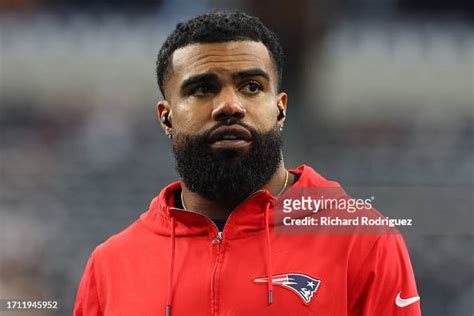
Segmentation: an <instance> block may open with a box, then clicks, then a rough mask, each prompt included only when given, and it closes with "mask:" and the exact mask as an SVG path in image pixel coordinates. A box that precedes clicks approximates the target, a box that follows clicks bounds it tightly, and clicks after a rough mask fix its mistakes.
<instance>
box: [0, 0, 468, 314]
mask: <svg viewBox="0 0 474 316" xmlns="http://www.w3.org/2000/svg"><path fill="white" fill-rule="evenodd" d="M211 8H240V9H242V10H244V11H246V12H248V13H250V14H253V15H257V16H259V17H260V18H261V19H262V20H263V21H264V22H265V23H266V24H267V25H268V26H269V27H270V28H272V29H273V30H274V31H276V32H277V33H278V35H279V37H280V39H281V41H282V43H283V45H284V47H285V51H286V60H285V62H286V69H285V71H286V72H285V74H284V75H285V79H284V85H283V88H284V90H286V91H287V92H288V93H289V96H290V98H289V110H288V120H287V122H288V124H287V127H286V129H285V133H286V134H285V153H286V155H285V156H286V164H287V166H289V167H295V166H297V165H299V164H301V163H306V164H309V165H311V166H313V167H314V168H315V169H316V170H318V171H319V172H320V173H321V174H322V175H324V176H325V177H327V178H330V179H334V180H337V181H339V182H340V183H342V184H343V185H345V186H354V187H357V186H371V187H384V188H393V190H394V192H399V191H397V190H398V189H400V188H403V189H405V190H406V189H408V191H411V192H412V193H413V192H415V194H414V195H416V192H418V191H417V190H421V191H423V194H424V195H427V198H426V199H418V200H416V203H411V204H412V205H413V206H415V208H416V209H419V210H425V211H430V207H431V206H432V205H430V203H428V202H427V201H428V200H429V198H430V195H431V196H434V195H437V194H436V192H440V190H441V191H444V192H447V191H446V190H447V189H449V190H451V191H450V192H453V191H456V192H461V194H460V196H462V197H463V199H462V201H461V202H457V201H451V203H450V204H449V205H447V206H446V207H444V206H443V212H444V213H445V214H456V213H455V212H454V211H453V210H454V209H455V208H456V207H457V206H458V205H460V204H462V207H464V209H467V210H468V214H467V216H466V217H465V218H455V217H456V216H455V215H453V216H452V217H453V218H452V220H453V221H456V220H457V221H460V222H464V223H466V222H467V225H468V226H467V229H465V228H463V229H462V230H459V231H456V229H451V230H450V231H445V232H444V231H442V230H438V231H429V230H426V229H425V230H420V231H418V232H417V231H416V230H415V231H411V232H409V233H408V234H407V235H406V239H407V244H408V247H409V250H410V252H411V256H412V262H413V266H414V269H415V273H416V276H417V282H418V287H419V291H420V296H421V297H422V309H423V312H424V315H473V313H474V310H473V304H472V300H473V298H474V255H473V254H474V247H473V246H474V243H473V241H474V238H473V236H474V232H473V228H472V222H473V221H472V220H473V218H472V213H473V212H472V211H473V204H474V203H473V198H472V196H473V193H474V190H473V179H474V165H473V164H474V151H473V129H474V128H473V126H474V125H473V122H474V111H473V110H474V94H473V88H474V85H473V84H474V83H473V74H474V3H473V2H472V1H467V0H466V1H462V0H452V1H442V0H332V1H331V0H292V1H284V0H272V1H270V0H260V1H250V0H227V1H211V0H208V1H205V0H194V1H192V0H189V1H186V0H174V1H166V0H163V1H158V0H139V1H138V0H137V1H124V0H120V1H118V0H117V1H106V0H94V1H92V0H68V1H59V0H0V58H1V59H0V91H1V92H0V95H1V99H0V100H1V101H0V168H1V169H0V170H1V173H0V267H1V269H0V298H35V299H39V298H44V299H57V300H60V304H61V305H62V310H61V311H59V312H55V313H43V314H41V313H39V312H35V315H70V314H71V310H72V306H73V302H74V299H75V295H76V290H77V285H78V282H79V278H80V276H81V274H82V271H83V268H84V265H85V262H86V260H87V258H88V256H89V254H90V253H91V251H92V250H93V249H94V247H95V246H96V245H98V244H99V243H101V242H103V241H104V240H105V239H106V238H108V237H109V236H110V235H111V234H114V233H116V232H118V231H120V230H121V229H123V228H124V227H126V226H127V225H128V224H129V223H131V222H133V221H134V220H135V219H137V217H138V216H139V215H140V214H141V213H142V212H143V211H145V210H146V209H147V207H148V203H149V202H150V201H151V199H152V198H153V197H154V196H155V195H156V194H157V193H158V192H159V191H160V190H161V189H162V188H163V187H164V186H165V185H166V184H168V183H169V182H171V181H174V180H175V179H176V178H177V176H176V173H175V171H174V169H173V166H174V161H173V156H172V153H171V147H170V144H169V141H168V140H167V138H166V137H164V135H163V132H162V131H161V129H160V127H159V124H158V122H157V120H156V114H155V104H156V102H157V100H158V99H159V98H160V97H161V96H160V95H159V91H158V89H157V85H156V79H155V58H156V54H157V52H158V50H159V48H160V46H161V44H162V42H163V41H164V39H165V38H166V36H167V34H168V33H169V32H170V31H171V30H172V29H173V28H174V26H175V25H176V23H177V22H178V21H182V20H184V19H187V18H189V17H192V16H194V15H196V14H199V13H203V12H205V11H207V10H209V9H211ZM445 189H446V190H445ZM424 202H427V203H426V204H424ZM394 203H396V202H394ZM405 203H406V201H405ZM431 204H434V203H431ZM392 206H394V207H395V208H396V207H397V204H395V205H392ZM438 206H439V205H438ZM381 210H382V211H383V208H381ZM452 211H453V212H454V213H451V212H452ZM430 220H431V221H432V223H433V225H434V224H436V223H438V224H439V222H441V224H444V222H443V221H441V220H440V219H439V218H438V217H436V216H433V217H432V218H430ZM448 221H449V220H448ZM0 313H1V312H0Z"/></svg>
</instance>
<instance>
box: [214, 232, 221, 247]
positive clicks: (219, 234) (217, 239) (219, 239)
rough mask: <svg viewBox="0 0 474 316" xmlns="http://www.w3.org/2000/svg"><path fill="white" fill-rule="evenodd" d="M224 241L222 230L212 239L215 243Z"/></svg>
mask: <svg viewBox="0 0 474 316" xmlns="http://www.w3.org/2000/svg"><path fill="white" fill-rule="evenodd" d="M221 241H222V232H217V236H216V238H214V240H213V241H212V243H213V244H220V243H221Z"/></svg>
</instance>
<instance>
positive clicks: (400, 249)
mask: <svg viewBox="0 0 474 316" xmlns="http://www.w3.org/2000/svg"><path fill="white" fill-rule="evenodd" d="M349 293H350V302H349V309H350V312H349V315H351V316H380V315H384V316H391V315H393V316H419V315H421V308H420V299H419V296H418V291H417V289H416V283H415V276H414V274H413V269H412V266H411V262H410V257H409V255H408V251H407V248H406V245H405V242H404V240H403V237H402V236H401V235H400V234H387V235H383V236H381V237H380V238H379V239H378V240H377V242H376V243H375V245H374V247H373V248H372V250H371V251H370V253H369V255H368V256H367V258H366V259H365V261H364V263H363V264H362V266H361V268H360V271H359V273H358V274H357V276H356V278H355V279H354V282H352V284H350V288H349Z"/></svg>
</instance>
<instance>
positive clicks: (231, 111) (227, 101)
mask: <svg viewBox="0 0 474 316" xmlns="http://www.w3.org/2000/svg"><path fill="white" fill-rule="evenodd" d="M245 112H246V110H245V108H244V107H243V106H242V103H241V101H240V100H239V98H238V96H237V95H236V94H235V92H234V91H233V90H232V89H222V90H221V92H220V93H219V94H218V95H217V96H216V98H215V99H214V109H213V110H212V114H211V115H212V119H213V120H214V121H225V120H229V119H235V120H237V121H238V120H241V119H242V118H244V116H245Z"/></svg>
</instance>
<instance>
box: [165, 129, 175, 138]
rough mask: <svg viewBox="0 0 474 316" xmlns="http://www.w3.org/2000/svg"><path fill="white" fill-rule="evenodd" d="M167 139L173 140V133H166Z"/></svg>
mask: <svg viewBox="0 0 474 316" xmlns="http://www.w3.org/2000/svg"><path fill="white" fill-rule="evenodd" d="M166 137H168V138H169V139H171V138H173V134H171V131H169V130H167V131H166Z"/></svg>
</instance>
